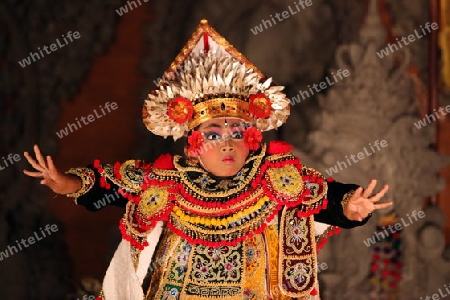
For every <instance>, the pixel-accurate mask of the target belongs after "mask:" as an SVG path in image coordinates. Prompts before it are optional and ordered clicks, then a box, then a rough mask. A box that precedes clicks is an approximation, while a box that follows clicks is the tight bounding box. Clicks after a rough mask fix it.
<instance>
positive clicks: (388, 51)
mask: <svg viewBox="0 0 450 300" xmlns="http://www.w3.org/2000/svg"><path fill="white" fill-rule="evenodd" d="M420 28H421V29H422V33H423V35H420V33H419V32H417V29H414V34H410V35H408V38H406V37H405V36H404V37H402V38H401V41H402V43H403V45H405V46H406V45H409V43H412V42H414V41H415V40H416V37H417V39H421V38H423V37H424V36H426V35H427V34H428V33H430V32H431V30H437V29H438V28H439V26H438V24H437V23H436V22H433V23H431V24H430V22H427V23H426V24H425V28H423V27H422V25H420ZM425 29H426V30H425ZM406 39H408V41H409V42H408V41H406ZM396 40H397V44H391V43H389V44H388V45H387V46H386V47H385V48H384V49H381V50H380V51H377V55H378V57H379V58H383V57H385V56H388V55H389V54H391V53H394V51H397V50H398V49H399V48H398V47H400V48H403V46H402V43H401V42H400V41H399V40H398V38H396ZM397 45H398V46H397Z"/></svg>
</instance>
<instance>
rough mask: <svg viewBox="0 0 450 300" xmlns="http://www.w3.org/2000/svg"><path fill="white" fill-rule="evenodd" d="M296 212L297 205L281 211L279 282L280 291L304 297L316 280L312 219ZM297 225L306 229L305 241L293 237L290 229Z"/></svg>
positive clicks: (292, 295)
mask: <svg viewBox="0 0 450 300" xmlns="http://www.w3.org/2000/svg"><path fill="white" fill-rule="evenodd" d="M297 212H298V208H285V209H283V212H282V214H281V220H280V235H279V236H280V239H279V249H280V250H279V251H280V253H279V261H278V283H279V285H280V288H281V291H282V293H283V294H285V295H287V296H290V297H305V296H309V294H310V292H311V290H312V289H313V288H314V286H315V285H316V281H317V257H316V243H315V233H314V224H313V222H314V219H313V216H309V217H307V218H300V217H298V216H297ZM302 219H304V220H305V222H302ZM299 224H301V226H305V227H307V229H308V230H306V231H305V234H304V237H306V240H303V239H293V238H292V236H293V230H295V229H296V228H297V226H298V225H299ZM288 239H289V241H288ZM302 249H303V250H304V251H302ZM305 250H306V251H305ZM305 252H306V253H305Z"/></svg>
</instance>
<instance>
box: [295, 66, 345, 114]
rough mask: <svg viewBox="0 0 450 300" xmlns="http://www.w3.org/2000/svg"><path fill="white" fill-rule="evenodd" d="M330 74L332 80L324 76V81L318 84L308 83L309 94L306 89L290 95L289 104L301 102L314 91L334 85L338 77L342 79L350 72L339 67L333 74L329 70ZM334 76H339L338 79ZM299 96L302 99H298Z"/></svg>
mask: <svg viewBox="0 0 450 300" xmlns="http://www.w3.org/2000/svg"><path fill="white" fill-rule="evenodd" d="M331 76H333V79H334V81H331V80H330V78H328V76H327V77H326V78H325V81H326V82H325V81H322V82H320V83H319V84H316V83H314V84H313V85H312V87H311V86H310V85H308V89H309V91H310V92H311V94H309V93H308V91H302V90H299V91H298V94H297V95H295V96H293V97H292V99H291V101H290V102H291V105H295V104H297V103H300V102H302V100H305V99H306V98H309V97H311V96H313V95H314V91H316V92H317V93H319V92H321V91H323V90H325V89H326V88H328V87H330V86H332V85H334V84H335V83H336V82H338V81H339V79H340V80H343V79H344V78H346V77H348V76H350V72H349V70H347V69H344V70H341V69H339V70H337V71H336V74H334V72H331ZM336 76H337V77H339V79H338V78H337V77H336ZM300 97H301V98H302V99H300Z"/></svg>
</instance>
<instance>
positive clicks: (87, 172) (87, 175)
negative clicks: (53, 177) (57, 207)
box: [66, 168, 95, 204]
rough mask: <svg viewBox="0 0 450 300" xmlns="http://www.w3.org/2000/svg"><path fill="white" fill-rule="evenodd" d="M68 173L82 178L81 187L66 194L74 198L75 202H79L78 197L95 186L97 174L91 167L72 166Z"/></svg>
mask: <svg viewBox="0 0 450 300" xmlns="http://www.w3.org/2000/svg"><path fill="white" fill-rule="evenodd" d="M66 174H67V175H75V176H77V177H78V178H80V179H81V188H80V189H79V190H78V191H76V192H74V193H70V194H66V196H67V197H70V198H74V199H73V200H74V202H75V203H76V204H78V203H77V198H78V197H80V196H82V195H84V194H86V193H87V192H89V190H90V189H91V188H92V187H93V186H94V183H95V174H94V171H93V170H91V169H89V168H72V169H70V170H69V171H67V172H66Z"/></svg>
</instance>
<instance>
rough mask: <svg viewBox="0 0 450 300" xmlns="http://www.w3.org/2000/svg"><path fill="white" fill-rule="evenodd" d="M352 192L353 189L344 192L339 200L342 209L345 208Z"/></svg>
mask: <svg viewBox="0 0 450 300" xmlns="http://www.w3.org/2000/svg"><path fill="white" fill-rule="evenodd" d="M354 193H355V191H350V192H347V193H345V194H344V196H343V197H342V201H341V206H342V211H345V208H346V207H347V205H348V202H349V201H350V198H351V197H352V196H353V194H354Z"/></svg>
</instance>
